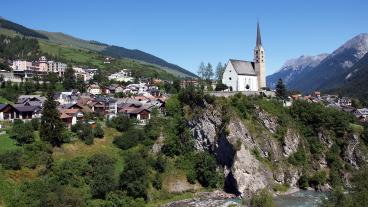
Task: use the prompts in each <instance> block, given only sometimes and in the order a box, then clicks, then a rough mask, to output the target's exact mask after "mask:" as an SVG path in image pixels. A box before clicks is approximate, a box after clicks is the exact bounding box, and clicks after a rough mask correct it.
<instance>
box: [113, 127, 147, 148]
mask: <svg viewBox="0 0 368 207" xmlns="http://www.w3.org/2000/svg"><path fill="white" fill-rule="evenodd" d="M144 140H145V134H144V131H143V130H141V129H129V130H128V131H127V132H125V133H124V134H123V135H121V136H118V137H115V138H114V141H113V143H114V144H115V145H117V146H118V147H119V148H120V149H123V150H127V149H129V148H132V147H134V146H136V145H138V144H139V143H142V142H143V141H144Z"/></svg>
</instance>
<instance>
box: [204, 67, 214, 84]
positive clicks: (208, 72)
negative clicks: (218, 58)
mask: <svg viewBox="0 0 368 207" xmlns="http://www.w3.org/2000/svg"><path fill="white" fill-rule="evenodd" d="M212 77H213V67H212V64H211V63H207V66H206V69H205V72H204V79H205V80H207V81H210V80H211V79H212Z"/></svg>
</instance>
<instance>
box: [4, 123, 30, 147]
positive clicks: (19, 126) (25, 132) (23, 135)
mask: <svg viewBox="0 0 368 207" xmlns="http://www.w3.org/2000/svg"><path fill="white" fill-rule="evenodd" d="M33 131H34V128H33V126H32V124H31V123H30V122H26V123H23V122H14V124H13V129H12V131H11V135H10V137H11V138H12V139H14V140H16V141H17V143H18V144H20V145H22V144H29V143H32V142H34V140H35V139H34V134H33Z"/></svg>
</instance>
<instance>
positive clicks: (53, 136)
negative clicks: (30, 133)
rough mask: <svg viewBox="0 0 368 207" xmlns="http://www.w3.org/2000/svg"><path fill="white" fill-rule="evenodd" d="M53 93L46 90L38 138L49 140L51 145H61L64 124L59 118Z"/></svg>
mask: <svg viewBox="0 0 368 207" xmlns="http://www.w3.org/2000/svg"><path fill="white" fill-rule="evenodd" d="M53 96H54V93H53V92H52V91H50V92H48V94H47V100H46V101H45V104H44V108H43V111H42V117H41V127H40V138H41V140H43V141H45V142H50V143H51V145H52V146H58V147H59V146H61V144H62V140H63V137H62V134H63V130H64V124H63V122H62V121H61V119H60V116H59V111H58V110H57V108H56V102H55V101H54V99H53Z"/></svg>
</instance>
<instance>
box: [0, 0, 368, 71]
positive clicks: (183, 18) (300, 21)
mask: <svg viewBox="0 0 368 207" xmlns="http://www.w3.org/2000/svg"><path fill="white" fill-rule="evenodd" d="M0 8H1V13H0V16H2V17H4V18H7V19H9V20H11V21H15V22H17V23H19V24H22V25H25V26H27V27H30V28H34V29H43V30H48V31H54V32H64V33H67V34H70V35H73V36H76V37H79V38H82V39H87V40H97V41H100V42H104V43H108V44H114V45H118V46H123V47H126V48H131V49H140V50H143V51H146V52H149V53H151V54H154V55H156V56H158V57H161V58H163V59H165V60H167V61H169V62H172V63H175V64H178V65H179V66H182V67H184V68H186V69H188V70H190V71H192V72H196V71H197V68H198V66H199V64H200V62H201V61H204V62H211V63H212V64H214V65H216V64H217V63H218V62H219V61H221V62H223V63H224V62H226V61H227V60H228V59H229V58H234V59H243V60H252V59H253V57H252V56H253V54H252V53H253V48H254V46H255V41H256V22H257V19H259V21H260V24H261V32H262V40H263V45H264V47H265V50H266V64H267V74H271V73H273V72H275V71H276V70H278V69H279V68H280V67H281V66H282V65H283V63H284V62H285V61H286V60H287V59H290V58H295V57H299V56H301V55H315V54H319V53H325V52H327V53H330V52H332V51H333V50H334V49H336V48H337V47H338V46H340V45H341V44H343V43H344V42H345V41H347V40H348V39H350V38H352V37H353V36H355V35H357V34H359V33H363V32H367V31H368V22H367V20H368V10H367V8H368V1H367V0H344V1H343V0H269V1H255V0H254V1H248V0H221V1H220V0H115V1H113V0H103V1H102V0H58V1H56V0H32V1H30V0H17V1H15V0H1V3H0Z"/></svg>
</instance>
